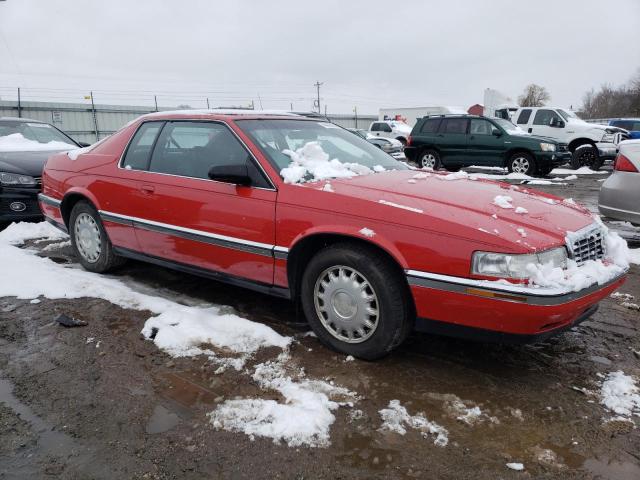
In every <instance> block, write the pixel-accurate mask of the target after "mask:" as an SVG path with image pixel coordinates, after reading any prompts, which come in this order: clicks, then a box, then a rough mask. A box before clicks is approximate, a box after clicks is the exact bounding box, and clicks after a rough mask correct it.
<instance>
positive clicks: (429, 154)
mask: <svg viewBox="0 0 640 480" xmlns="http://www.w3.org/2000/svg"><path fill="white" fill-rule="evenodd" d="M416 163H417V164H418V167H420V168H432V169H434V170H439V169H440V168H441V167H442V160H441V159H440V154H439V153H438V151H437V150H433V149H431V148H427V149H425V150H422V151H421V152H420V154H419V155H418V158H417V159H416Z"/></svg>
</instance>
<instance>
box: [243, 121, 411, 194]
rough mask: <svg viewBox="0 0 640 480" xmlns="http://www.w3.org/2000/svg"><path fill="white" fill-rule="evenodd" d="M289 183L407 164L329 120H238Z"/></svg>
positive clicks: (396, 168) (382, 169)
mask: <svg viewBox="0 0 640 480" xmlns="http://www.w3.org/2000/svg"><path fill="white" fill-rule="evenodd" d="M236 124H237V125H238V126H239V127H240V128H241V129H242V130H243V131H244V132H245V133H246V134H247V135H249V137H251V139H252V140H253V142H254V143H255V144H256V145H257V146H258V147H259V148H260V149H261V150H262V152H263V153H264V154H265V155H266V156H267V158H268V159H269V161H270V162H271V164H272V165H273V166H274V167H275V168H276V170H278V172H280V175H281V176H282V177H283V179H284V180H285V182H287V183H296V182H304V181H311V180H322V179H327V178H336V177H342V178H348V177H353V176H356V175H361V174H367V173H373V172H380V171H384V170H404V169H407V168H408V167H407V166H406V165H404V164H403V163H400V162H398V161H397V160H395V159H394V158H393V157H391V156H390V155H387V154H386V153H384V152H383V151H382V150H380V149H379V148H378V147H376V146H375V145H372V144H371V143H369V142H367V141H366V140H364V139H363V138H361V137H359V136H358V135H354V134H353V133H351V132H350V131H348V130H345V129H344V128H341V127H339V126H337V125H334V124H332V123H328V122H318V121H309V120H275V119H274V120H237V121H236Z"/></svg>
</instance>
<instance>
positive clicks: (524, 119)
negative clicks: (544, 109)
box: [518, 109, 531, 125]
mask: <svg viewBox="0 0 640 480" xmlns="http://www.w3.org/2000/svg"><path fill="white" fill-rule="evenodd" d="M530 118H531V110H529V109H527V110H522V111H521V112H520V115H518V124H519V125H526V124H527V123H529V119H530Z"/></svg>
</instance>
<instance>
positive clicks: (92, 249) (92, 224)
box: [74, 213, 102, 263]
mask: <svg viewBox="0 0 640 480" xmlns="http://www.w3.org/2000/svg"><path fill="white" fill-rule="evenodd" d="M74 232H75V238H76V247H77V249H78V252H79V253H80V255H82V258H84V259H85V260H86V261H87V262H89V263H95V262H97V261H98V259H99V258H100V252H101V251H102V245H101V242H100V229H99V228H98V224H97V223H96V221H95V220H94V219H93V217H92V216H91V215H89V214H88V213H81V214H80V215H78V217H77V218H76V224H75V226H74Z"/></svg>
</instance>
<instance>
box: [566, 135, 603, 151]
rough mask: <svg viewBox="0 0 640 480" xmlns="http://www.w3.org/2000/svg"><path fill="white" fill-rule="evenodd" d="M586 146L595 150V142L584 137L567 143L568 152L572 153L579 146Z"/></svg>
mask: <svg viewBox="0 0 640 480" xmlns="http://www.w3.org/2000/svg"><path fill="white" fill-rule="evenodd" d="M586 144H589V145H591V146H592V147H594V148H596V149H597V147H596V142H594V141H593V140H592V139H590V138H586V137H580V138H575V139H573V140H571V142H569V151H570V152H572V153H573V152H574V150H575V149H576V148H578V147H579V146H580V145H586Z"/></svg>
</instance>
